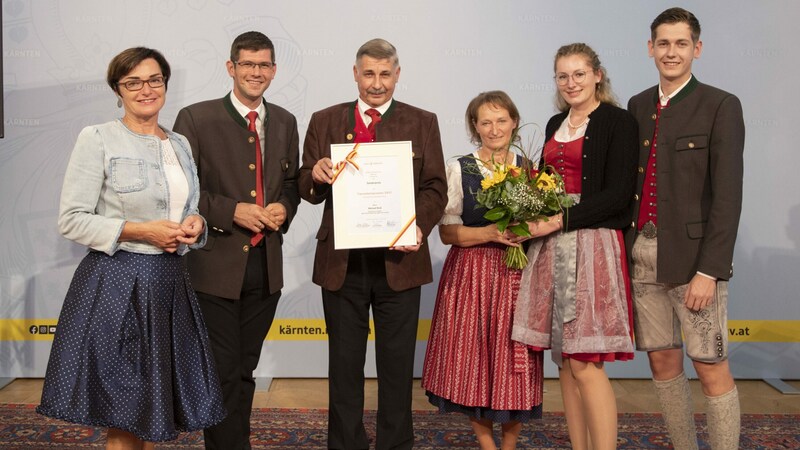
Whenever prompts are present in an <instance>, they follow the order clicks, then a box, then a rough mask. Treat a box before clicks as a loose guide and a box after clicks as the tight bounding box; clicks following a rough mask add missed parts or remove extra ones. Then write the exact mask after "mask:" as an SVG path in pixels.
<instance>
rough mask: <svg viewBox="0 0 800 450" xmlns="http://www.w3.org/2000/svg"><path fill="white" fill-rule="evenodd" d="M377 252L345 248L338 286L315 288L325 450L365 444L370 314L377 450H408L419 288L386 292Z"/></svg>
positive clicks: (411, 439)
mask: <svg viewBox="0 0 800 450" xmlns="http://www.w3.org/2000/svg"><path fill="white" fill-rule="evenodd" d="M384 251H388V250H382V249H369V250H355V251H352V250H351V251H350V260H349V262H348V269H347V276H346V278H345V281H344V285H343V286H342V288H341V289H340V290H338V291H328V290H326V289H323V290H322V305H323V307H324V310H325V323H326V325H327V327H328V345H329V352H328V360H329V362H328V377H329V381H328V383H329V390H330V409H329V412H328V448H330V449H337V450H360V449H368V448H369V441H368V440H367V434H366V430H365V429H364V422H363V416H364V362H365V360H366V351H367V338H368V336H369V311H370V307H371V308H372V315H373V319H374V321H375V359H376V367H377V372H378V420H377V422H378V423H377V430H376V441H377V442H376V444H375V448H376V450H388V449H410V448H411V447H412V445H413V444H414V431H413V426H412V423H411V388H412V383H413V381H412V378H413V372H414V350H415V347H416V339H417V323H418V321H419V303H420V288H419V287H417V288H413V289H409V290H406V291H402V292H397V291H393V290H391V289H390V288H389V286H388V283H387V281H386V272H385V262H384V253H383V252H384Z"/></svg>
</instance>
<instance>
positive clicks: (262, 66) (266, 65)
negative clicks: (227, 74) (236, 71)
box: [234, 61, 275, 70]
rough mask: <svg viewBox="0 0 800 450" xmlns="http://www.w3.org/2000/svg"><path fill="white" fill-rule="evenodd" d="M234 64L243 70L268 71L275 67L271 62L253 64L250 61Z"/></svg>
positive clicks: (235, 62)
mask: <svg viewBox="0 0 800 450" xmlns="http://www.w3.org/2000/svg"><path fill="white" fill-rule="evenodd" d="M234 64H236V65H237V66H239V67H241V68H242V69H245V70H253V69H255V68H256V67H258V68H259V69H261V70H270V69H272V68H273V67H275V64H273V63H271V62H262V63H254V62H250V61H234Z"/></svg>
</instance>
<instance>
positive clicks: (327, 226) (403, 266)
mask: <svg viewBox="0 0 800 450" xmlns="http://www.w3.org/2000/svg"><path fill="white" fill-rule="evenodd" d="M355 105H356V102H349V103H342V104H339V105H334V106H331V107H329V108H326V109H323V110H322V111H317V112H315V113H314V114H313V115H312V116H311V121H310V122H309V125H308V132H307V133H306V139H305V142H304V144H303V165H302V167H301V168H300V176H299V185H300V196H301V197H302V198H303V199H305V200H306V201H308V202H310V203H312V204H318V203H322V202H325V206H324V209H323V213H322V223H321V224H320V227H319V231H318V232H317V251H316V255H315V258H314V274H313V281H314V283H316V284H318V285H320V286H322V287H323V288H325V289H327V290H330V291H336V290H339V289H340V288H341V287H342V283H344V278H345V274H346V273H347V258H348V256H349V250H335V249H334V240H333V239H334V236H333V201H332V198H331V189H330V185H327V184H326V185H318V184H316V183H314V181H313V180H312V178H311V170H312V169H313V167H314V164H316V162H317V161H318V160H319V159H321V158H324V157H328V158H329V157H330V148H331V144H343V143H347V142H353V137H354V135H355V133H354V132H353V129H354V127H355ZM375 133H376V141H378V142H390V141H411V146H412V151H413V165H414V192H415V198H416V202H415V207H416V214H417V225H418V226H419V227H420V229H421V230H422V234H423V236H424V239H423V245H422V247H421V248H420V249H419V250H418V251H417V252H413V253H402V252H399V251H389V250H387V251H385V252H384V254H385V262H386V278H387V281H388V283H389V287H390V288H392V289H393V290H395V291H402V290H406V289H410V288H413V287H417V286H421V285H423V284H425V283H430V282H431V281H432V280H433V273H432V269H431V258H430V253H429V249H428V245H427V236H428V234H430V232H431V230H432V229H433V227H434V226H435V225H436V224H437V223H438V222H439V219H440V218H441V216H442V213H443V212H444V207H445V205H446V204H447V181H446V179H445V171H444V157H443V155H442V142H441V138H440V135H439V124H438V122H437V119H436V115H435V114H433V113H430V112H428V111H424V110H422V109H419V108H415V107H413V106H411V105H408V104H405V103H401V102H398V101H396V100H392V105H391V106H390V107H389V109H388V110H387V111H386V113H385V114H384V115H383V116H382V118H381V122H380V123H379V124H378V125H377V126H376V130H375Z"/></svg>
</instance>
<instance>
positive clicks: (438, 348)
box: [422, 157, 542, 423]
mask: <svg viewBox="0 0 800 450" xmlns="http://www.w3.org/2000/svg"><path fill="white" fill-rule="evenodd" d="M474 161H475V160H474V159H473V158H472V157H462V158H460V159H459V160H457V161H453V162H451V163H450V164H448V167H447V179H448V197H449V201H448V205H447V208H446V209H445V216H444V217H443V218H442V222H441V223H442V224H444V225H451V224H463V225H465V226H474V227H478V226H486V225H488V224H490V222H488V221H487V220H486V219H484V218H483V214H484V213H485V212H486V209H484V208H477V209H476V205H477V204H476V202H475V198H474V195H473V193H476V192H477V191H478V190H479V189H480V182H481V179H483V177H484V174H482V173H481V169H479V168H478V166H477V165H475V162H474ZM518 162H519V161H518ZM485 173H486V174H488V171H487V172H485ZM504 257H505V246H503V245H499V244H482V245H476V246H473V247H458V246H455V245H453V246H452V247H451V248H450V251H449V252H448V253H447V258H446V260H445V263H444V268H443V269H442V275H441V279H440V281H439V292H438V294H437V296H436V307H435V310H434V312H433V319H432V324H431V332H430V337H429V338H428V349H427V352H426V354H425V364H424V367H423V374H422V387H423V388H424V389H425V390H426V391H427V394H428V398H429V400H430V402H431V403H432V404H433V405H435V406H437V407H439V410H440V411H441V412H454V411H455V412H461V413H464V414H467V415H469V416H471V417H476V418H481V419H490V420H492V421H493V422H498V423H505V422H509V421H512V420H515V421H521V422H524V421H528V420H530V419H533V418H540V417H541V415H542V352H539V351H531V349H530V348H528V347H527V346H525V345H521V344H519V343H515V342H513V341H512V340H511V325H512V313H513V311H514V306H515V303H516V298H517V291H518V289H519V281H520V276H521V271H520V270H514V269H509V268H508V267H506V265H505V262H504Z"/></svg>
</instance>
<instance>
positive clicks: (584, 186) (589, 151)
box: [545, 103, 639, 230]
mask: <svg viewBox="0 0 800 450" xmlns="http://www.w3.org/2000/svg"><path fill="white" fill-rule="evenodd" d="M566 117H567V112H563V113H561V114H556V115H555V116H553V117H551V118H550V121H549V122H547V128H546V129H545V142H547V141H549V140H550V138H552V137H553V135H554V134H555V133H556V131H557V130H558V128H559V127H560V126H561V123H562V122H563V121H564V119H565V118H566ZM589 119H590V120H589V124H588V126H587V128H586V134H585V136H584V138H583V168H582V170H581V177H582V180H581V201H580V203H579V204H577V205H575V206H572V207H571V208H568V209H567V211H566V213H565V214H564V229H565V230H575V229H579V228H611V229H620V230H621V229H625V228H627V227H628V226H630V224H631V211H632V206H633V201H634V198H633V196H634V191H635V188H636V170H637V169H636V165H637V164H638V159H639V150H638V133H639V129H638V124H637V123H636V119H634V117H633V116H632V115H631V114H630V113H629V112H628V111H625V110H624V109H622V108H618V107H616V106H613V105H610V104H608V103H601V104H600V106H598V107H597V109H595V110H594V111H592V113H591V114H589ZM545 162H546V161H545Z"/></svg>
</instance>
